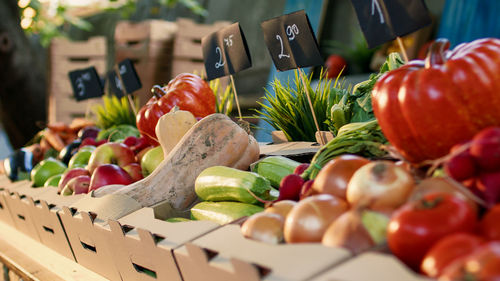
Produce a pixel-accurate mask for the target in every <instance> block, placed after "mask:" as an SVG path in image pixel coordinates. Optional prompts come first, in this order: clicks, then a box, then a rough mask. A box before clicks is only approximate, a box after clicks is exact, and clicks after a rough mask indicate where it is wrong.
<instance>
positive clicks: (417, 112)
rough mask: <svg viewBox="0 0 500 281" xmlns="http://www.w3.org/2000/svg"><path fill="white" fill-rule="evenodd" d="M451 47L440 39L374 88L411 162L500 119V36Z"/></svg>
mask: <svg viewBox="0 0 500 281" xmlns="http://www.w3.org/2000/svg"><path fill="white" fill-rule="evenodd" d="M448 48H449V42H448V41H447V40H445V39H438V40H436V42H435V43H434V44H433V45H432V46H431V47H430V51H429V54H428V56H427V58H426V59H425V60H415V61H411V62H409V63H408V64H406V65H404V66H402V67H400V68H398V69H396V70H393V71H390V72H388V73H386V74H385V75H384V76H382V77H381V78H380V79H379V80H378V81H377V83H376V84H375V87H374V89H373V91H372V103H373V112H374V114H375V117H376V118H377V120H378V122H379V124H380V127H381V129H382V132H383V133H384V135H385V136H386V137H387V139H388V140H389V142H390V143H391V144H392V145H393V146H394V147H395V148H396V149H397V150H398V151H399V152H400V153H401V154H402V155H403V157H405V158H406V159H407V160H408V161H410V162H413V163H419V162H421V161H423V160H427V159H435V158H438V157H441V156H443V155H446V154H447V153H448V152H449V150H450V148H451V147H452V146H453V145H454V144H457V143H459V142H462V141H465V140H468V139H471V138H472V137H473V136H474V134H475V133H477V132H478V131H480V130H481V129H483V128H485V127H488V126H499V125H500V39H496V38H485V39H479V40H476V41H473V42H470V43H464V44H461V45H458V46H457V47H456V48H454V49H453V50H448Z"/></svg>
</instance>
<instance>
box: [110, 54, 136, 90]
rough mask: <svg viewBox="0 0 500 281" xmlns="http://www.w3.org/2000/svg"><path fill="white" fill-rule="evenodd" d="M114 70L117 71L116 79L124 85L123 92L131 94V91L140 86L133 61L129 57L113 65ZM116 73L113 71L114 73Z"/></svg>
mask: <svg viewBox="0 0 500 281" xmlns="http://www.w3.org/2000/svg"><path fill="white" fill-rule="evenodd" d="M115 72H119V74H120V75H119V76H118V75H117V76H118V79H119V80H120V81H121V82H122V83H123V85H124V86H125V92H126V93H127V94H132V93H133V92H135V91H137V90H139V89H140V88H142V84H141V79H139V75H137V72H136V71H135V67H134V63H133V62H132V61H131V60H130V59H125V60H123V61H121V62H120V63H118V66H117V67H115ZM116 74H118V73H115V75H116Z"/></svg>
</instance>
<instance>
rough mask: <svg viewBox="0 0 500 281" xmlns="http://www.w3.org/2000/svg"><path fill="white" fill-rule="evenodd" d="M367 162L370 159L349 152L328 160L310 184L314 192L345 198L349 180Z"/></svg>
mask: <svg viewBox="0 0 500 281" xmlns="http://www.w3.org/2000/svg"><path fill="white" fill-rule="evenodd" d="M368 163H370V160H368V159H366V158H363V157H361V156H357V155H351V154H344V155H341V156H338V157H336V158H334V159H333V160H330V161H329V162H328V163H327V164H326V165H325V166H324V167H323V168H322V169H321V170H320V171H319V173H318V175H317V176H316V178H315V179H314V184H313V186H312V189H313V192H314V194H331V195H334V196H337V197H339V198H341V199H344V200H346V199H347V198H346V190H347V185H348V183H349V180H350V179H351V177H352V175H353V174H354V172H356V170H358V169H359V168H361V167H362V166H364V165H365V164H368Z"/></svg>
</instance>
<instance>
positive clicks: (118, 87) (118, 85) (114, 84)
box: [106, 70, 125, 98]
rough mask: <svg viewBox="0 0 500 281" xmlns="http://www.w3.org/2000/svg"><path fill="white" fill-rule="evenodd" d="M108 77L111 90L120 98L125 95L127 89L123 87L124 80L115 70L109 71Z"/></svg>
mask: <svg viewBox="0 0 500 281" xmlns="http://www.w3.org/2000/svg"><path fill="white" fill-rule="evenodd" d="M106 79H107V81H108V83H109V89H110V91H111V92H112V93H113V94H114V95H115V96H116V97H118V98H121V97H123V93H124V92H125V89H124V88H123V85H122V82H121V81H120V78H119V77H118V75H116V72H115V71H114V70H110V71H108V73H107V74H106Z"/></svg>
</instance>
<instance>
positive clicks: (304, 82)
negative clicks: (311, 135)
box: [297, 68, 326, 145]
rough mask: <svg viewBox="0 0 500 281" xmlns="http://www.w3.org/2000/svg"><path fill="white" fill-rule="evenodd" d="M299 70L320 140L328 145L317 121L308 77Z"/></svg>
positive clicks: (322, 143)
mask: <svg viewBox="0 0 500 281" xmlns="http://www.w3.org/2000/svg"><path fill="white" fill-rule="evenodd" d="M297 70H298V71H299V76H300V79H301V80H302V86H304V90H305V92H306V96H307V101H308V102H309V107H310V108H311V113H312V116H313V119H314V124H315V125H316V130H317V131H318V134H319V136H320V138H319V140H320V144H321V145H325V144H326V140H325V137H324V136H323V134H322V133H321V130H320V129H319V124H318V120H317V119H316V113H314V107H313V104H312V102H311V96H310V94H309V88H308V87H307V83H306V77H305V76H306V75H305V74H304V72H303V71H302V69H300V68H297Z"/></svg>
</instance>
